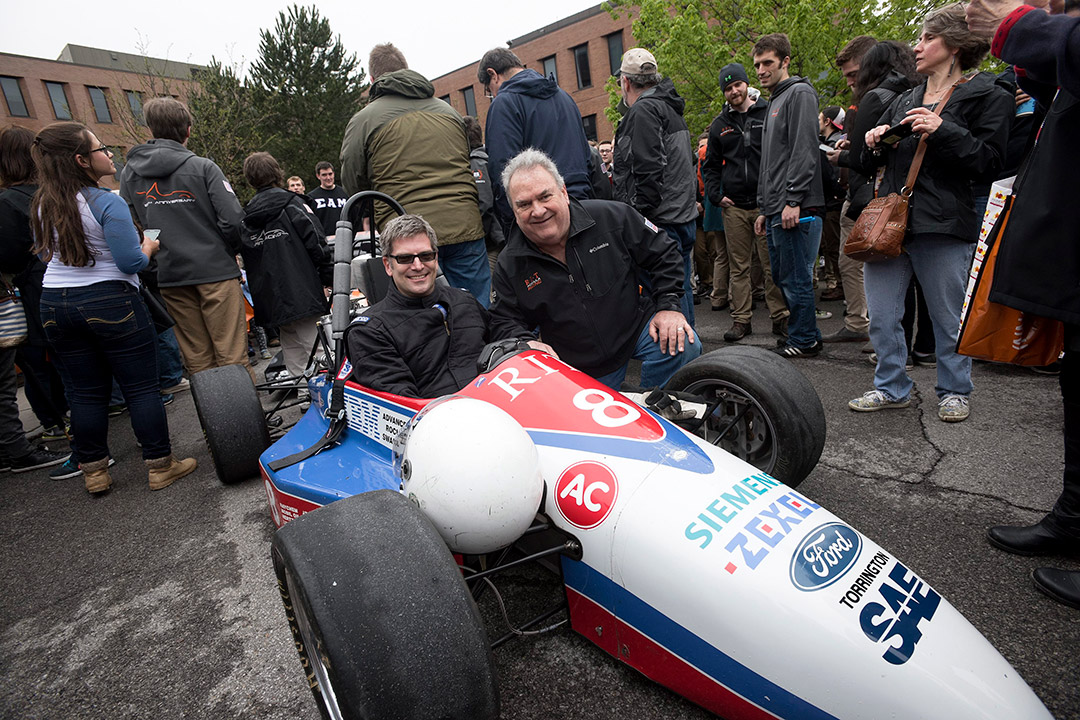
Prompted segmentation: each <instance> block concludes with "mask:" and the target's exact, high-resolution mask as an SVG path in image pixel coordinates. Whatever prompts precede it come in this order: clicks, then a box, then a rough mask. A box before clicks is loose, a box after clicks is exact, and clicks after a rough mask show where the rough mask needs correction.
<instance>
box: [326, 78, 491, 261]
mask: <svg viewBox="0 0 1080 720" xmlns="http://www.w3.org/2000/svg"><path fill="white" fill-rule="evenodd" d="M434 95H435V88H434V87H433V86H432V84H431V83H430V82H428V81H427V80H426V79H425V78H424V76H423V75H420V74H419V73H417V72H414V71H412V70H395V71H394V72H388V73H386V74H384V75H381V76H379V79H378V80H376V81H375V82H374V83H372V86H371V96H370V97H371V102H369V103H368V104H367V105H366V106H364V108H363V109H362V110H361V111H360V112H358V113H356V114H355V115H353V117H352V119H351V120H350V121H349V125H348V127H347V128H346V129H345V139H344V140H343V141H342V143H341V182H342V184H343V185H344V186H345V189H346V190H347V191H348V192H349V194H350V195H351V194H353V193H356V192H360V191H362V190H377V191H379V192H382V193H386V194H387V195H389V196H390V197H392V198H394V199H395V200H397V201H398V202H399V203H401V205H402V207H404V208H405V211H406V212H408V213H413V214H417V215H423V216H424V219H425V220H427V221H428V222H429V223H431V226H432V227H433V228H434V229H435V234H436V235H437V236H438V239H439V245H440V246H444V245H453V244H455V243H460V242H470V241H473V240H480V239H481V238H483V237H484V226H483V224H482V223H481V221H480V209H479V204H478V202H479V201H478V199H477V194H476V183H475V182H474V181H473V175H472V170H471V169H470V168H469V141H468V138H467V137H466V136H465V124H464V122H463V121H462V120H461V116H460V115H458V113H457V111H456V110H454V109H453V108H452V107H450V106H449V105H447V104H446V103H445V102H443V101H442V100H437V99H435V97H434ZM375 209H376V216H375V217H376V222H377V224H378V226H379V228H380V229H381V228H383V227H384V226H385V225H386V223H387V222H389V220H390V218H391V217H392V216H393V213H392V212H391V210H390V209H389V208H387V207H386V206H385V205H383V204H382V203H377V204H376V206H375Z"/></svg>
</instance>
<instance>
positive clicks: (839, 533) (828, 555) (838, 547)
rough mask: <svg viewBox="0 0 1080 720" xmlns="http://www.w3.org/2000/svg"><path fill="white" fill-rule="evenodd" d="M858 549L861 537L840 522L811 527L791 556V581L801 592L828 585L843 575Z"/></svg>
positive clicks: (855, 558)
mask: <svg viewBox="0 0 1080 720" xmlns="http://www.w3.org/2000/svg"><path fill="white" fill-rule="evenodd" d="M861 551H862V536H861V535H859V533H857V532H855V530H853V529H851V528H849V527H848V526H847V525H845V524H844V523H839V522H831V523H826V524H824V525H822V526H821V527H819V528H815V529H814V530H813V531H811V532H810V533H809V534H808V535H807V536H806V537H805V538H803V541H802V542H801V543H799V547H798V548H797V549H796V550H795V555H794V556H793V557H792V558H791V582H792V583H793V584H794V585H795V587H797V588H798V589H800V590H802V591H804V592H811V591H813V590H820V589H821V588H824V587H828V586H829V585H832V584H833V583H834V582H836V581H837V580H839V579H840V578H841V577H843V576H844V573H846V572H847V571H848V570H850V569H851V566H852V565H854V564H855V561H856V560H857V559H858V558H859V553H860V552H861Z"/></svg>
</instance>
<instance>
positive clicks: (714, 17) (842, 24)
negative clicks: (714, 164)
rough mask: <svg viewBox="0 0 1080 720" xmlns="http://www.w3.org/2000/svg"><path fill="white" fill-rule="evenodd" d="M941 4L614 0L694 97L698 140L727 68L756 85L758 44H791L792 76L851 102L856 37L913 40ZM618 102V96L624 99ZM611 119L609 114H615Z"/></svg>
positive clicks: (613, 7)
mask: <svg viewBox="0 0 1080 720" xmlns="http://www.w3.org/2000/svg"><path fill="white" fill-rule="evenodd" d="M940 4H941V2H930V1H929V0H687V1H685V2H679V3H672V2H671V1H670V0H609V2H608V6H609V10H610V11H611V13H612V14H613V15H615V16H616V17H618V16H619V15H620V14H622V13H629V12H630V11H631V10H635V11H636V12H637V17H636V19H635V20H634V23H633V33H634V38H635V39H636V41H637V43H638V45H639V46H641V47H644V48H647V49H648V50H649V51H650V52H652V53H653V54H654V55H655V56H656V61H657V63H658V64H659V66H660V71H661V73H663V74H664V75H666V76H668V77H671V78H672V80H674V81H675V85H676V87H677V89H678V91H679V93H680V94H681V95H682V96H683V97H684V98H685V99H686V114H685V116H686V122H687V125H689V126H690V130H691V132H693V133H694V134H695V135H696V134H697V133H700V132H702V131H703V130H705V129H706V128H708V126H709V123H711V122H712V119H713V118H714V117H716V115H717V114H719V112H720V110H721V109H722V108H723V105H724V96H723V93H721V92H720V85H719V78H718V75H719V71H720V68H721V67H723V66H724V65H726V64H728V63H730V62H739V63H742V64H743V66H744V67H745V68H746V70H747V73H748V74H749V75H750V78H751V85H756V83H755V82H753V78H754V68H753V62H752V57H751V53H752V50H753V46H754V42H755V41H756V40H757V39H758V38H759V37H761V36H762V35H766V34H768V33H773V32H784V33H787V35H788V37H789V38H790V39H791V47H792V59H791V69H790V72H791V74H793V75H802V76H804V77H806V78H808V79H809V80H810V81H811V82H812V83H813V84H814V87H815V88H817V91H818V94H819V95H820V96H821V101H822V105H823V106H824V105H829V104H847V103H848V102H849V101H850V98H848V97H845V94H846V92H847V87H846V85H845V84H844V80H843V77H841V75H840V72H839V70H838V68H837V67H836V64H835V59H836V55H837V53H839V52H840V49H841V48H842V47H843V46H844V44H845V43H847V41H848V40H850V39H851V38H853V37H855V36H856V35H873V36H874V37H876V38H878V39H880V40H901V41H905V42H906V41H910V40H913V39H914V38H915V36H916V35H917V34H918V31H919V27H920V24H921V22H922V17H923V16H924V15H925V14H926V13H927V12H928V11H929V10H930V9H932V8H933V7H935V6H937V5H940ZM616 101H617V98H616ZM610 115H611V113H609V116H610Z"/></svg>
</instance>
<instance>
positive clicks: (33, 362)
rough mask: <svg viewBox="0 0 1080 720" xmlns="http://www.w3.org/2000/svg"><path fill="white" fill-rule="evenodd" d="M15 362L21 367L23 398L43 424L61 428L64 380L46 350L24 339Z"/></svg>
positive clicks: (62, 427)
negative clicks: (24, 392) (25, 341)
mask: <svg viewBox="0 0 1080 720" xmlns="http://www.w3.org/2000/svg"><path fill="white" fill-rule="evenodd" d="M15 364H16V365H18V366H19V368H20V369H21V370H22V371H23V377H24V378H25V383H24V384H23V389H24V390H25V391H26V401H27V402H28V403H30V409H31V410H33V411H34V415H35V416H36V417H37V419H38V420H39V421H40V422H41V425H42V427H45V428H51V427H59V428H60V429H61V430H63V429H64V413H66V412H67V410H68V403H67V398H66V397H65V396H64V383H63V381H62V380H61V379H60V373H59V372H57V370H56V366H55V365H53V363H52V361H51V360H49V357H48V353H47V351H46V349H45V348H44V347H41V346H40V345H30V344H29V343H23V344H22V345H19V347H18V348H17V349H16V351H15Z"/></svg>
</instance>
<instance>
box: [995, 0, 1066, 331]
mask: <svg viewBox="0 0 1080 720" xmlns="http://www.w3.org/2000/svg"><path fill="white" fill-rule="evenodd" d="M1002 34H1003V33H1001V32H999V33H998V35H999V36H1000V35H1002ZM999 41H1000V42H999ZM994 52H995V53H998V54H1000V57H1001V59H1002V60H1005V61H1006V62H1010V63H1013V64H1014V65H1016V66H1018V67H1022V68H1023V69H1024V77H1020V86H1021V87H1022V88H1023V89H1024V90H1025V91H1027V92H1028V93H1030V94H1032V96H1033V97H1036V99H1037V100H1040V102H1046V101H1047V100H1048V98H1050V97H1053V98H1054V99H1053V103H1052V104H1051V105H1050V110H1049V112H1048V113H1047V115H1046V120H1045V122H1044V124H1043V127H1042V129H1041V130H1040V131H1039V139H1038V141H1037V142H1036V144H1035V148H1034V150H1032V152H1031V156H1030V157H1029V158H1028V161H1027V165H1026V167H1025V168H1024V172H1023V174H1022V175H1021V176H1020V177H1019V178H1017V181H1016V185H1015V187H1014V188H1013V192H1014V194H1015V195H1016V200H1015V202H1014V205H1013V210H1012V214H1011V216H1010V217H1009V224H1008V225H1007V226H1006V230H1005V233H1004V236H1003V237H1002V238H1001V247H1000V248H999V249H998V259H997V263H996V266H995V267H996V270H995V272H994V283H993V285H992V286H991V287H992V289H991V291H990V299H991V300H993V301H994V302H999V303H1003V304H1005V305H1008V306H1010V307H1014V308H1017V309H1019V310H1023V311H1024V312H1030V313H1033V314H1035V315H1040V316H1043V317H1051V318H1057V319H1059V320H1061V321H1063V322H1066V323H1069V324H1072V325H1080V203H1078V202H1077V201H1076V188H1077V186H1078V185H1080V72H1078V71H1077V65H1076V62H1075V59H1076V58H1077V57H1080V20H1078V19H1076V18H1070V17H1066V16H1051V15H1047V14H1046V13H1043V12H1038V11H1034V12H1028V13H1027V14H1025V15H1023V17H1021V18H1020V19H1019V20H1018V21H1017V22H1016V23H1015V24H1014V25H1012V27H1011V28H1009V29H1008V30H1007V35H1006V36H1005V37H1004V38H1001V37H995V42H994ZM1018 75H1019V73H1018ZM1057 86H1060V89H1058V90H1057V92H1056V97H1055V93H1054V91H1053V88H1055V87H1057ZM1041 88H1045V89H1050V92H1049V93H1047V94H1046V95H1043V96H1042V97H1039V96H1038V95H1037V93H1038V91H1039V89H1041Z"/></svg>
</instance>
